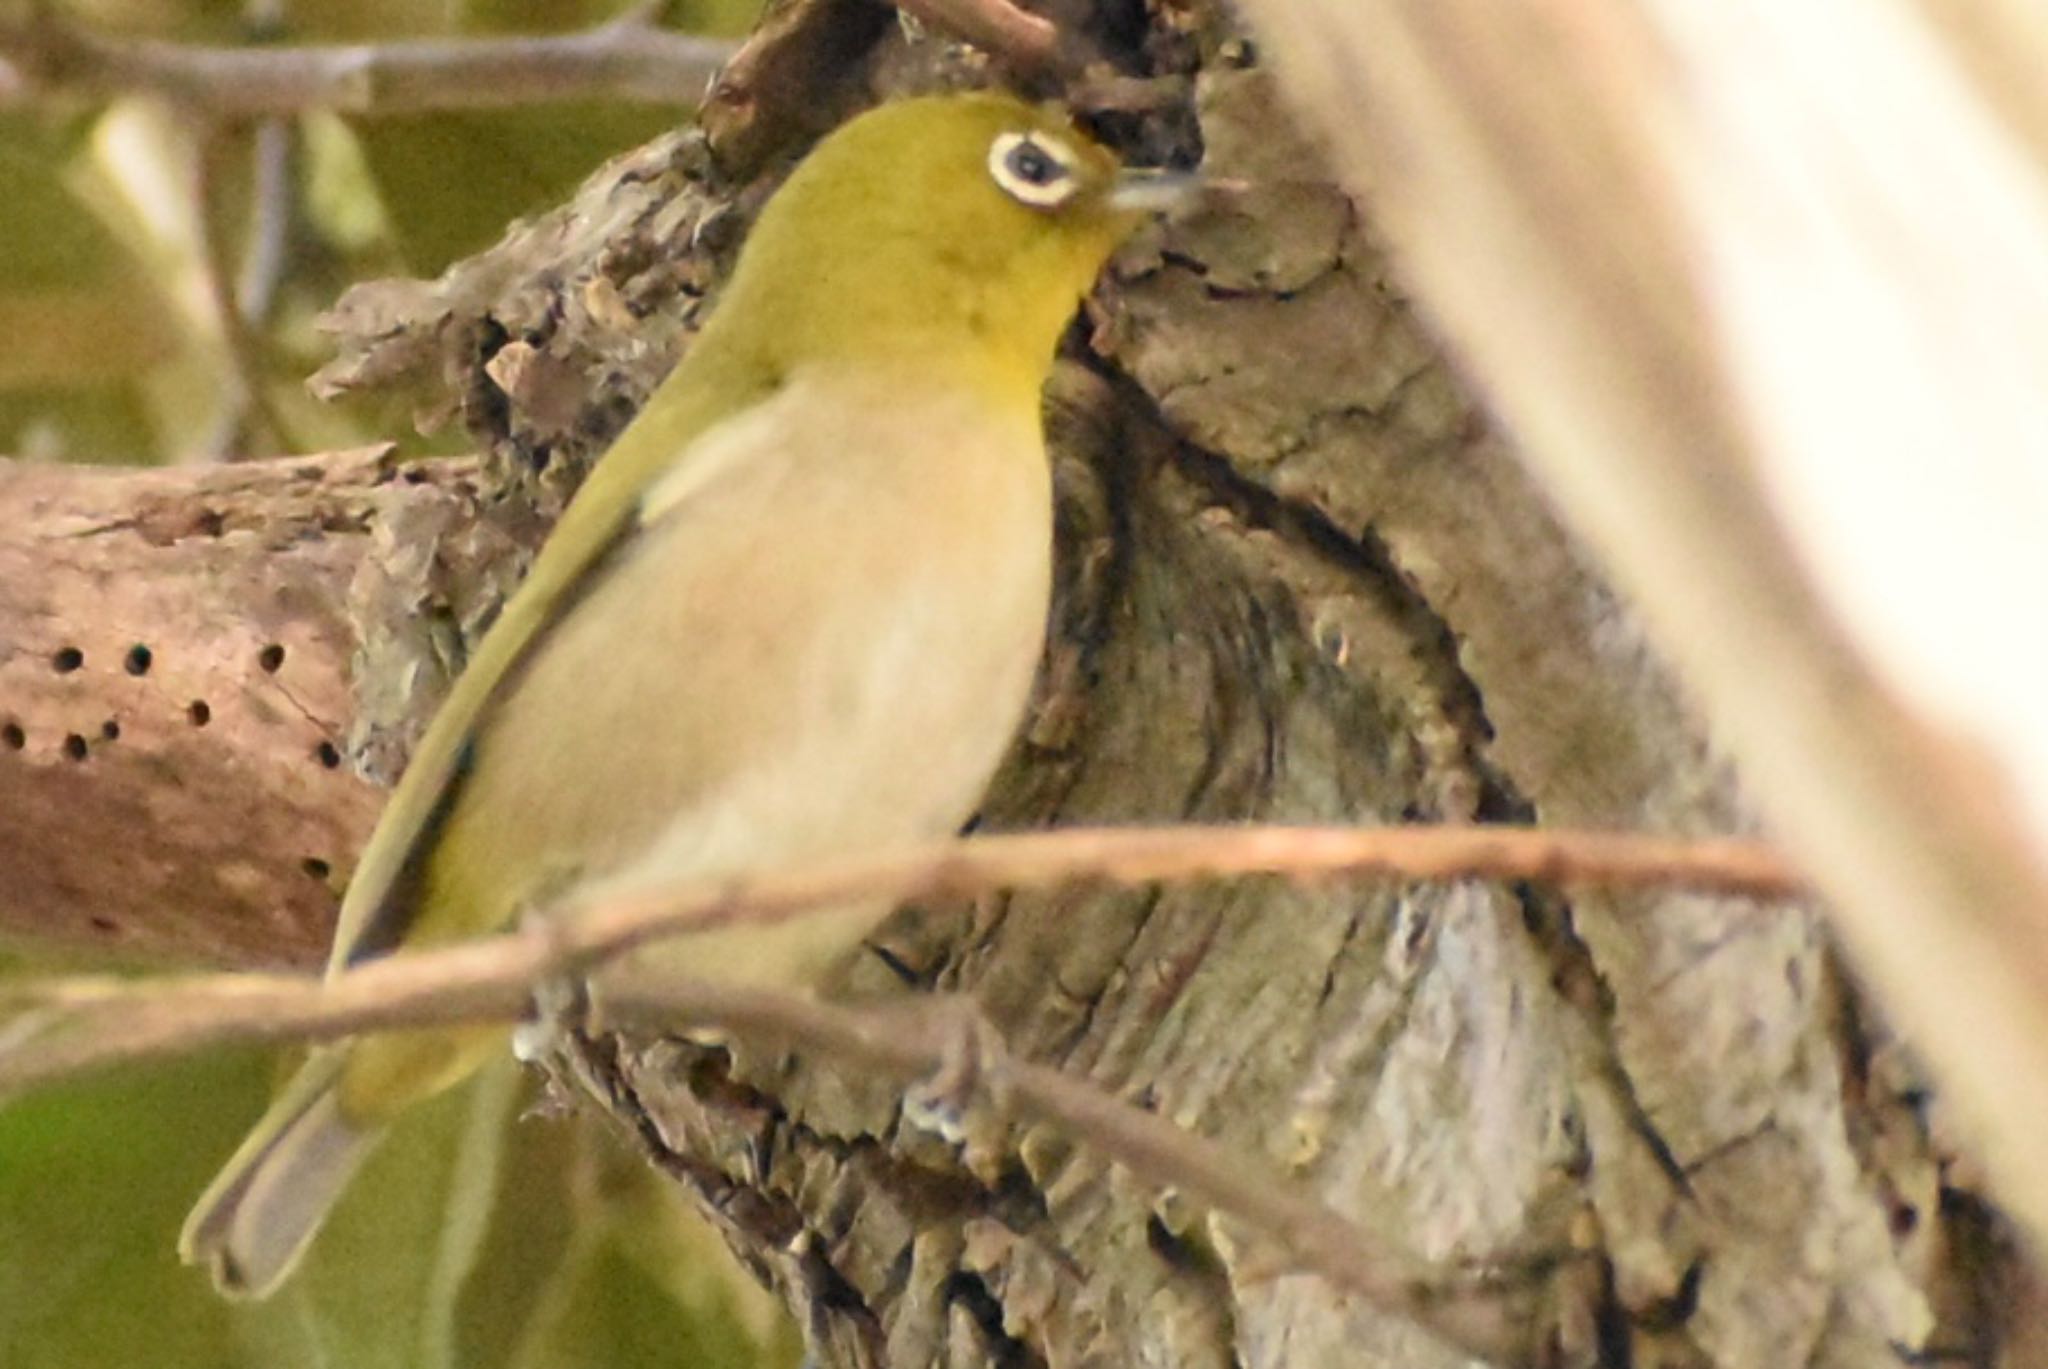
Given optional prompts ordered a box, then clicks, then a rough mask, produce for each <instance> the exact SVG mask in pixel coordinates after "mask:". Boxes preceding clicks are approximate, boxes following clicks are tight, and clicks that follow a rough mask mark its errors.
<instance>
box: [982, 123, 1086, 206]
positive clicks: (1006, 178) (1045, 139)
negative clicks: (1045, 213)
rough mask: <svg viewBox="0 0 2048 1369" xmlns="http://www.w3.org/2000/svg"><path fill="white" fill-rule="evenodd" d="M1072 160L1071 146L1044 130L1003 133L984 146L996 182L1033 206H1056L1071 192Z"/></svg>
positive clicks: (1008, 192)
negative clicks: (988, 145)
mask: <svg viewBox="0 0 2048 1369" xmlns="http://www.w3.org/2000/svg"><path fill="white" fill-rule="evenodd" d="M1076 162H1077V159H1076V158H1075V156H1074V153H1073V150H1072V149H1071V148H1069V147H1068V146H1067V145H1066V144H1065V143H1062V142H1060V141H1059V140H1058V139H1056V138H1054V137H1053V136H1052V135H1050V134H1047V133H1004V134H1001V135H1000V136H998V137H997V138H996V140H995V142H994V143H993V144H992V145H991V146H990V147H989V150H988V170H989V175H991V176H993V177H994V178H995V182H996V184H997V185H999V186H1001V187H1002V188H1003V190H1004V192H1005V193H1006V194H1008V195H1009V196H1010V198H1011V199H1013V200H1016V201H1018V202H1019V203H1021V204H1028V205H1030V206H1031V207H1032V208H1034V209H1053V208H1057V207H1058V206H1060V205H1062V204H1065V203H1066V202H1067V200H1068V199H1070V198H1071V197H1072V196H1073V194H1074V191H1075V190H1076V189H1077V188H1078V185H1077V182H1076V180H1075V177H1074V167H1075V165H1076Z"/></svg>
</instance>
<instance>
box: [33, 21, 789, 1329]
mask: <svg viewBox="0 0 2048 1369" xmlns="http://www.w3.org/2000/svg"><path fill="white" fill-rule="evenodd" d="M4 3H5V0H0V5H4ZM758 5H759V0H677V2H676V3H671V4H670V5H669V6H668V7H667V8H666V10H665V12H664V13H663V15H662V20H663V22H665V23H668V24H670V25H671V26H674V27H677V28H679V29H683V30H685V31H690V32H699V33H713V34H735V33H738V32H741V31H743V30H744V28H745V26H746V25H747V24H748V23H749V22H750V21H751V19H752V17H753V15H754V13H755V12H756V10H757V9H758ZM624 8H625V4H624V2H623V0H275V3H266V0H62V3H59V4H57V5H55V6H54V9H55V11H56V12H57V13H58V14H60V15H61V16H63V17H64V18H66V19H67V20H70V21H73V22H76V23H80V24H85V25H90V26H91V27H92V28H93V29H94V30H95V31H97V32H102V33H107V34H116V35H126V36H138V37H139V36H148V37H154V38H163V39H170V40H174V41H180V42H192V43H213V44H233V43H243V42H251V41H255V40H256V38H257V36H258V35H261V36H262V38H263V40H264V41H284V42H321V41H329V42H331V41H343V40H346V41H351V42H393V41H403V40H405V39H409V38H420V37H448V36H459V35H465V34H482V33H506V32H524V33H539V32H553V31H563V30H571V29H577V28H582V27H586V26H588V25H591V24H593V23H598V22H602V21H603V20H605V19H608V18H611V17H613V16H615V15H616V14H618V13H619V12H620V11H621V10H622V9H624ZM681 94H682V95H683V97H684V99H683V101H679V103H678V104H677V105H676V106H675V107H674V108H658V107H650V106H645V105H640V106H625V105H616V106H608V105H599V104H592V103H579V104H573V105H571V104H560V105H550V106H544V107H536V108H531V109H522V110H515V111H508V112H506V113H503V114H477V113H464V114H461V115H445V116H444V115H420V116H410V117H407V118H404V119H389V120H382V121H378V120H361V121H345V120H343V119H340V118H338V117H336V116H334V115H332V114H326V113H318V112H315V113H309V114H307V115H304V116H302V117H299V118H296V119H293V120H289V121H285V122H284V123H283V124H282V125H281V126H280V127H281V132H282V133H283V135H284V136H283V138H282V139H281V140H280V141H278V142H277V144H276V146H277V147H279V148H282V150H283V157H282V159H281V161H278V162H274V163H271V164H270V165H269V166H268V168H266V166H265V163H264V160H263V157H264V154H263V153H261V152H259V150H258V133H257V130H256V129H254V128H251V127H224V128H219V129H214V130H210V131H204V130H200V129H196V128H194V127H192V126H190V125H189V124H187V123H185V122H183V121H181V119H180V118H179V117H178V116H177V115H176V114H174V113H173V112H172V111H170V110H168V109H166V108H164V107H162V106H161V105H159V104H157V103H155V102H153V101H150V100H147V99H143V98H137V97H126V98H116V99H111V100H106V101H102V102H97V103H87V102H84V101H80V100H75V99H73V100H65V101H61V102H48V101H46V102H43V103H40V104H30V105H22V104H16V105H13V106H11V107H8V108H6V109H0V338H4V339H5V340H6V341H5V343H4V345H0V455H9V456H22V457H29V458H32V459H41V460H72V461H84V460H89V461H110V462H123V463H152V462H163V461H175V460H188V459H195V458H196V459H205V458H209V457H216V456H223V455H230V456H261V455H268V454H271V453H273V452H280V451H310V450H320V449H323V448H332V447H337V446H342V445H347V444H351V443H356V442H362V441H369V440H375V439H379V438H402V437H405V436H406V435H407V434H406V433H405V432H404V431H403V425H404V423H405V417H404V415H405V414H406V412H407V409H406V407H405V401H404V400H403V398H394V399H393V400H392V401H391V402H389V403H387V404H385V405H382V406H379V405H375V404H369V405H364V406H360V407H357V408H355V409H343V410H335V409H330V408H327V407H325V406H322V405H319V404H317V403H316V402H315V401H313V400H312V399H311V398H310V397H309V396H307V395H306V394H305V392H304V389H303V379H304V377H305V375H306V374H308V373H309V372H310V371H311V370H312V369H314V368H315V367H316V366H317V365H318V364H319V363H320V362H321V361H322V360H323V359H324V356H325V349H324V344H323V342H322V339H321V338H320V336H319V334H318V332H317V330H316V329H315V327H314V320H315V318H316V317H317V315H318V314H319V312H320V311H321V310H323V309H325V308H326V307H327V306H328V305H329V304H330V303H331V302H332V301H333V300H334V298H335V297H336V296H337V295H338V294H339V293H340V292H341V291H342V290H343V289H345V288H346V287H347V285H348V284H349V283H350V282H352V281H355V280H360V279H365V278H370V277H376V276H386V275H393V274H410V275H423V274H426V275H430V274H433V273H435V272H437V271H439V270H440V269H441V268H442V267H444V266H445V265H447V264H448V263H449V262H450V261H453V260H455V259H457V258H459V257H461V256H463V255H466V254H468V253H470V252H474V251H476V250H478V249H479V248H481V247H483V246H486V245H488V244H489V243H490V242H491V241H493V240H494V239H495V238H496V237H497V236H498V234H499V233H500V232H502V230H503V229H504V227H505V225H506V224H507V222H508V221H509V220H510V219H512V218H513V217H515V216H517V215H521V214H527V213H532V212H535V211H537V210H541V209H544V208H546V207H548V206H549V205H551V204H553V203H555V202H556V201H558V200H559V199H561V198H562V197H564V196H565V195H566V194H567V193H568V192H569V190H570V189H571V188H573V187H574V186H575V185H576V184H577V183H578V182H579V181H580V180H581V179H582V178H583V177H584V176H586V175H587V174H588V173H589V172H590V171H591V170H592V169H594V168H595V167H596V166H597V165H598V164H599V163H601V162H602V161H603V160H604V159H606V158H607V157H610V156H612V155H614V154H615V153H617V152H619V151H622V150H624V149H625V148H628V147H631V146H633V145H635V144H637V143H639V142H641V141H644V140H645V139H646V138H648V137H650V136H652V135H654V134H655V133H656V132H658V131H660V130H661V129H663V128H664V127H666V126H668V125H670V124H672V123H674V122H675V121H677V120H678V119H680V118H682V117H684V116H685V115H686V113H687V109H686V107H685V105H686V102H687V100H688V99H689V98H693V97H694V95H695V94H696V92H694V91H692V92H682V93H681ZM202 159H203V160H202ZM202 166H203V168H204V171H205V174H204V175H203V176H202V175H201V168H202ZM280 167H281V168H282V171H283V173H284V174H283V175H282V176H274V175H273V176H270V177H269V178H268V179H266V170H268V171H270V172H275V171H277V170H278V169H279V168H280ZM266 187H267V188H266ZM266 214H267V215H270V216H271V218H272V221H273V222H275V223H278V224H281V225H282V228H281V232H280V233H279V234H278V235H277V237H276V238H275V244H274V245H276V246H278V247H280V248H281V249H282V250H281V253H280V255H279V257H278V267H277V270H276V271H275V273H274V275H273V277H272V279H271V280H270V282H269V284H268V286H267V288H265V289H264V290H261V291H259V292H257V293H258V294H259V295H260V296H261V297H262V298H261V299H260V300H258V302H257V305H258V307H257V308H256V309H255V310H254V311H253V313H252V314H251V315H250V317H249V320H248V321H249V326H250V329H251V332H252V334H253V339H254V340H253V345H252V346H251V347H250V348H249V349H248V355H247V356H246V358H245V359H244V360H243V361H242V362H239V363H238V362H237V361H236V359H235V357H234V354H233V353H232V352H231V351H230V349H229V346H228V344H227V342H226V340H225V338H224V335H223V330H222V327H221V323H220V319H219V316H218V312H217V310H216V309H215V307H214V304H213V301H212V295H211V292H210V290H209V287H208V283H207V276H206V267H205V260H206V258H205V254H204V250H203V242H204V240H205V239H204V238H203V236H202V233H201V225H202V222H207V223H211V224H213V225H214V226H215V231H216V233H217V237H218V240H219V242H220V243H221V244H222V247H223V249H224V256H225V258H226V260H227V262H228V264H229V266H230V268H231V269H232V270H233V271H234V272H236V273H237V274H241V273H243V272H244V271H245V269H246V266H247V258H248V257H249V255H250V254H251V253H252V252H253V251H255V250H256V246H257V243H258V239H259V232H258V230H257V229H256V228H255V227H254V226H253V225H256V224H258V223H259V222H261V221H262V220H263V218H264V216H265V215H266ZM202 215H205V216H206V218H205V219H204V220H202V217H201V216H202ZM250 365H253V366H254V367H255V369H256V377H255V378H256V380H257V383H258V389H259V391H260V399H261V402H260V403H257V404H249V403H245V402H243V401H241V400H239V399H238V398H237V397H236V385H235V379H236V377H237V375H238V374H240V373H242V371H243V370H245V369H246V368H247V367H248V366H250ZM455 440H459V438H458V439H455ZM79 968H81V967H80V966H79V965H78V964H77V963H76V962H75V961H67V962H66V963H63V964H59V963H58V962H57V961H56V960H55V959H45V960H43V961H42V962H40V963H39V962H38V960H37V957H36V954H35V952H34V949H33V948H21V947H13V946H10V947H9V948H7V950H6V952H5V954H0V978H5V977H7V976H12V975H20V974H26V973H34V972H36V971H37V970H39V969H64V970H76V969H79ZM274 1077H275V1068H274V1063H273V1061H272V1059H271V1057H270V1055H269V1054H268V1053H264V1052H253V1051H240V1052H219V1053H216V1054H211V1055H207V1056H204V1057H200V1058H193V1059H184V1060H174V1061H166V1062H159V1063H155V1064H150V1065H148V1066H143V1067H136V1068H131V1069H127V1070H123V1071H121V1072H119V1073H116V1074H111V1075H105V1076H100V1077H95V1078H92V1079H87V1080H81V1081H78V1082H76V1083H73V1084H71V1085H68V1086H66V1087H63V1088H60V1089H53V1090H50V1091H47V1092H43V1093H39V1094H35V1095H31V1096H29V1097H26V1098H23V1099H17V1100H13V1101H9V1102H7V1103H5V1104H0V1365H4V1366H6V1369H129V1366H149V1367H150V1369H200V1367H201V1366H204V1369H271V1367H272V1366H278V1367H280V1369H282V1367H283V1366H293V1367H296V1366H302V1365H323V1366H331V1369H384V1367H385V1366H390V1367H391V1369H399V1366H404V1369H471V1367H472V1366H474V1367H476V1369H483V1367H484V1366H489V1367H490V1369H586V1367H587V1369H599V1366H604V1369H640V1366H649V1367H650V1369H652V1367H653V1366H671V1365H673V1366H693V1367H701V1369H761V1367H766V1366H779V1365H790V1364H794V1363H795V1362H796V1358H797V1354H798V1346H797V1343H796V1340H795V1336H794V1332H793V1331H792V1330H791V1328H790V1327H789V1326H788V1325H787V1323H786V1321H785V1320H784V1319H783V1318H782V1317H781V1316H780V1314H779V1311H778V1310H777V1309H776V1308H775V1306H774V1305H773V1304H772V1302H771V1301H770V1300H769V1299H768V1297H767V1296H766V1295H765V1294H764V1293H762V1292H761V1291H760V1290H759V1289H757V1288H755V1287H754V1286H753V1285H752V1284H751V1282H750V1281H748V1280H747V1279H746V1278H745V1276H743V1275H741V1274H739V1273H738V1272H737V1271H736V1268H735V1267H734V1265H733V1263H732V1261H731V1258H730V1256H729V1255H728V1254H726V1252H725V1251H724V1250H723V1249H722V1247H721V1244H720V1242H719V1241H718V1240H717V1238H716V1237H715V1236H713V1235H712V1234H711V1233H710V1232H709V1231H708V1229H707V1228H705V1227H704V1226H703V1225H702V1224H701V1223H700V1222H699V1221H698V1220H697V1219H696V1218H695V1216H694V1215H693V1214H692V1213H691V1212H689V1210H688V1208H687V1205H686V1203H685V1202H684V1200H683V1199H682V1197H681V1196H680V1195H679V1194H678V1193H677V1192H675V1191H674V1189H673V1188H672V1187H671V1186H670V1185H669V1184H668V1183H667V1182H666V1181H665V1180H663V1179H662V1178H661V1177H660V1176H659V1175H657V1174H655V1173H654V1172H653V1171H652V1170H651V1169H650V1168H649V1167H648V1166H647V1165H646V1164H645V1163H644V1162H643V1161H641V1160H640V1159H639V1158H638V1157H637V1156H634V1155H631V1154H628V1153H626V1152H625V1151H624V1149H623V1148H622V1146H621V1144H620V1143H619V1142H618V1141H617V1140H616V1139H614V1138H613V1137H611V1136H610V1134H609V1133H608V1132H607V1131H606V1130H605V1129H604V1128H603V1127H602V1126H600V1125H597V1124H595V1123H593V1122H591V1121H589V1120H588V1119H581V1118H560V1117H553V1118H545V1117H544V1118H525V1119H523V1120H522V1119H521V1116H520V1114H521V1113H522V1111H523V1110H525V1108H526V1106H527V1103H528V1100H527V1098H526V1093H527V1091H528V1089H529V1084H528V1083H527V1081H525V1080H524V1079H523V1078H522V1077H521V1076H520V1074H519V1073H518V1071H516V1069H514V1068H513V1067H512V1066H511V1065H510V1063H509V1062H507V1064H506V1066H505V1067H503V1068H502V1069H500V1070H498V1071H496V1072H495V1073H493V1074H489V1075H487V1076H486V1077H485V1078H484V1079H482V1080H480V1081H479V1082H478V1083H477V1084H476V1085H474V1086H472V1087H470V1088H467V1089H464V1090H461V1091H458V1092H456V1093H454V1094H451V1095H449V1096H448V1097H445V1098H443V1099H440V1100H438V1101H437V1102H436V1103H435V1104H434V1105H432V1106H431V1107H429V1108H427V1109H425V1110H424V1113H425V1115H423V1116H420V1117H418V1118H416V1119H412V1118H409V1119H408V1120H407V1121H406V1122H405V1123H404V1124H403V1125H402V1126H401V1127H400V1129H399V1130H398V1131H396V1132H395V1133H394V1135H393V1136H392V1138H391V1140H390V1141H389V1142H388V1143H387V1144H386V1146H385V1147H384V1148H383V1149H382V1150H380V1151H379V1152H378V1154H377V1155H376V1157H375V1158H374V1159H373V1160H372V1161H371V1163H370V1164H369V1166H368V1167H367V1168H366V1170H365V1172H364V1174H363V1175H362V1177H361V1178H360V1179H359V1181H358V1182H357V1184H356V1185H355V1186H354V1187H353V1188H352V1189H351V1190H350V1194H349V1196H348V1198H347V1199H346V1200H345V1201H344V1203H343V1205H342V1207H341V1208H340V1209H339V1210H338V1211H337V1213H336V1215H335V1218H334V1220H333V1222H332V1224H331V1225H330V1227H329V1229H328V1231H327V1232H326V1233H325V1234H324V1235H323V1237H322V1239H321V1240H320V1242H319V1243H318V1245H317V1246H316V1247H315V1250H314V1252H313V1254H312V1255H311V1257H310V1258H309V1259H308V1261H307V1264H306V1266H305V1268H304V1269H303V1270H302V1271H301V1273H300V1276H299V1277H298V1278H297V1279H295V1280H294V1281H293V1282H292V1283H291V1284H289V1285H288V1286H287V1287H286V1289H285V1290H284V1291H282V1292H281V1293H280V1294H279V1295H278V1296H277V1297H276V1298H274V1299H273V1300H272V1301H270V1302H268V1303H264V1304H254V1305H233V1306H231V1305H229V1304H227V1303H224V1302H222V1301H220V1300H219V1299H218V1298H217V1297H216V1296H215V1295H214V1293H213V1291H212V1289H211V1286H210V1284H209V1283H208V1281H207V1279H206V1277H205V1276H204V1275H203V1274H202V1273H200V1272H199V1271H196V1270H191V1269H186V1268H184V1267H182V1266H180V1265H179V1264H178V1262H177V1258H176V1255H175V1252H174V1248H173V1247H174V1243H175V1240H176V1236H177V1231H178V1226H179V1224H180V1223H181V1222H182V1220H183V1218H184V1213H185V1211H186V1209H187V1208H188V1207H189V1205H190V1204H191V1202H192V1200H193V1199H194V1198H195V1197H196V1196H197V1194H198V1193H199V1191H200V1189H201V1188H202V1187H203V1186H204V1185H205V1183H206V1181H207V1180H208V1178H210V1177H211V1175H212V1173H213V1170H214V1169H215V1167H216V1166H217V1165H218V1164H219V1163H220V1162H221V1161H222V1160H223V1159H225V1158H226V1156H227V1155H228V1153H229V1152H230V1151H231V1150H232V1149H233V1148H234V1146H235V1144H236V1142H237V1141H238V1139H239V1138H240V1136H241V1133H242V1131H243V1129H244V1128H245V1127H246V1126H248V1125H249V1123H251V1122H252V1121H253V1120H254V1119H255V1118H256V1116H257V1115H258V1114H259V1113H260V1112H261V1110H262V1107H263V1103H264V1100H265V1098H266V1096H267V1094H268V1092H269V1089H270V1087H271V1085H272V1082H273V1079H274Z"/></svg>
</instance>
